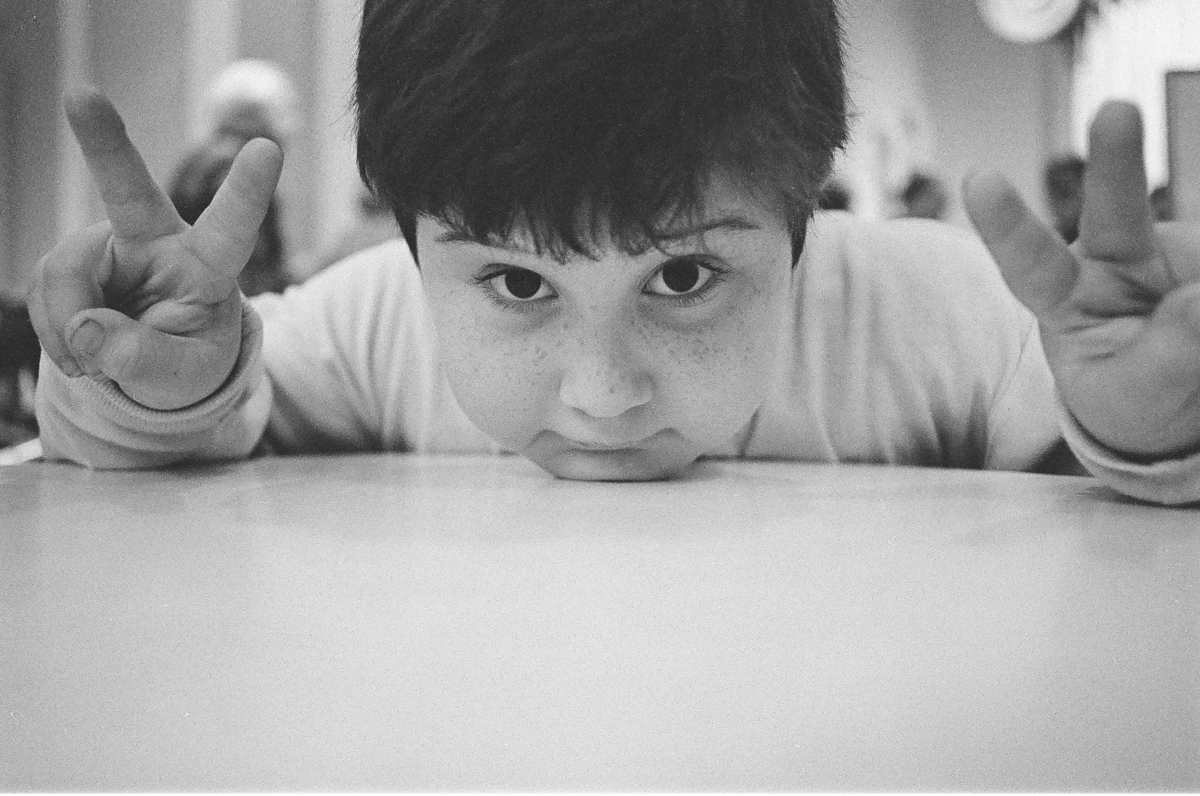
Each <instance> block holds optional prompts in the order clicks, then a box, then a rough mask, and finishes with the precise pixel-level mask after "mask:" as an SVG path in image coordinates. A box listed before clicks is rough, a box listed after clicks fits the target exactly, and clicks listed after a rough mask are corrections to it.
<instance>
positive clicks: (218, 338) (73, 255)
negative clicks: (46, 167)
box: [29, 90, 283, 410]
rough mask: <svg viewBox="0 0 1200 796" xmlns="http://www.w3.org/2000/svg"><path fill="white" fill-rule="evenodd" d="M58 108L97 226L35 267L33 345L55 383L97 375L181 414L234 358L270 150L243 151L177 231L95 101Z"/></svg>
mask: <svg viewBox="0 0 1200 796" xmlns="http://www.w3.org/2000/svg"><path fill="white" fill-rule="evenodd" d="M64 106H65V108H66V112H67V118H68V120H69V121H70V124H71V129H72V131H73V132H74V134H75V137H76V139H77V140H78V141H79V144H80V147H81V148H82V150H83V155H84V158H85V160H86V161H87V165H88V169H89V171H90V172H91V174H92V178H93V180H94V181H95V183H96V186H97V188H98V189H99V192H100V196H101V198H102V199H103V201H104V207H105V210H106V212H107V214H108V221H106V222H103V223H101V224H97V225H96V226H93V227H91V228H89V229H86V230H84V231H82V232H79V233H77V234H74V235H72V236H70V237H68V238H67V239H65V240H64V241H62V242H61V243H60V244H59V245H58V246H56V247H55V248H54V249H53V250H52V251H51V252H50V253H49V254H47V255H46V256H45V257H43V258H42V260H41V261H40V262H39V263H38V267H37V273H36V276H35V280H34V288H33V291H32V293H31V295H30V297H29V309H30V316H31V318H32V320H33V324H34V327H35V329H36V330H37V333H38V338H39V339H40V340H41V344H42V348H43V349H44V350H45V351H46V353H47V355H48V356H49V357H50V359H51V360H53V361H54V363H55V365H57V366H58V367H59V369H61V370H62V371H63V373H65V374H66V375H68V376H72V377H76V376H81V375H83V374H87V375H88V376H90V377H96V376H99V375H103V376H107V377H108V378H110V379H112V380H113V381H114V382H116V384H117V386H119V387H120V388H121V390H122V391H123V392H124V393H125V394H126V395H128V396H129V397H130V398H132V399H133V400H135V401H137V402H138V403H140V404H143V405H144V406H147V407H150V408H152V409H167V410H169V409H180V408H183V407H186V406H190V405H191V404H194V403H196V402H198V401H201V400H203V399H204V398H206V397H208V396H209V395H211V394H212V393H213V392H215V391H216V390H217V389H218V388H219V387H220V386H221V384H222V383H224V381H225V379H226V378H227V377H228V376H229V374H230V373H231V372H232V370H233V366H234V364H235V363H236V362H237V357H238V353H239V351H240V348H241V322H242V321H241V300H242V299H241V293H240V292H239V290H238V282H237V279H238V274H239V272H240V271H241V270H242V268H243V267H244V266H245V264H246V262H247V260H248V259H249V257H250V253H251V252H252V251H253V249H254V244H255V240H256V239H257V236H258V229H259V227H260V226H261V224H262V221H263V218H264V217H265V215H266V212H267V208H268V205H269V203H270V201H271V197H272V195H273V193H274V191H275V184H276V182H277V181H278V179H279V172H280V168H281V167H282V164H283V156H282V153H281V152H280V150H279V148H278V147H277V146H276V145H275V144H273V143H271V142H270V141H267V140H265V139H255V140H253V141H251V142H250V143H248V144H246V146H245V147H244V148H243V149H242V151H241V152H240V153H239V155H238V157H237V159H236V160H235V161H234V163H233V167H232V168H231V170H230V172H229V176H228V177H226V179H225V182H224V183H223V184H222V186H221V188H220V190H219V191H218V192H217V194H216V197H215V198H214V199H213V201H212V204H211V205H210V206H209V207H208V209H207V210H206V211H205V212H204V214H203V215H202V216H201V217H200V218H199V219H198V220H197V221H196V224H195V226H192V227H189V226H188V225H187V224H186V223H184V221H183V220H182V219H180V217H179V214H178V213H176V212H175V208H174V206H173V205H172V204H171V201H170V199H169V198H167V195H166V194H165V193H164V192H163V190H162V189H161V188H160V187H159V186H158V184H157V183H155V182H154V179H153V178H152V177H151V176H150V172H149V171H148V169H147V168H146V164H145V162H144V161H143V160H142V157H141V155H140V154H139V153H138V151H137V149H136V148H135V147H134V145H133V143H132V142H131V141H130V140H129V138H128V136H127V135H126V133H125V125H124V123H123V122H122V121H121V117H120V115H119V114H118V113H117V111H116V109H115V108H114V107H113V106H112V103H110V102H109V101H108V99H107V98H105V97H104V96H103V95H102V94H100V93H99V92H96V91H94V90H83V91H78V92H72V93H69V94H68V95H67V96H66V98H65V99H64Z"/></svg>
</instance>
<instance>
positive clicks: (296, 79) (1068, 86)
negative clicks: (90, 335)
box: [0, 0, 1200, 298]
mask: <svg viewBox="0 0 1200 796" xmlns="http://www.w3.org/2000/svg"><path fill="white" fill-rule="evenodd" d="M358 5H359V4H358V3H357V2H355V1H354V0H171V1H170V2H164V1H163V0H119V1H118V0H0V296H15V297H18V298H19V297H20V296H21V295H22V294H23V293H24V291H25V290H26V288H27V286H28V281H29V276H30V273H31V269H32V266H33V264H34V263H35V262H36V261H37V259H38V257H40V256H41V254H43V253H44V252H45V251H46V250H47V249H48V248H49V247H50V246H52V245H53V243H54V242H55V241H56V240H57V239H58V238H59V237H61V236H62V235H63V234H64V233H65V232H67V231H68V230H71V229H75V228H78V227H80V226H82V225H85V224H88V223H90V222H92V221H94V220H97V219H99V218H101V217H102V216H101V208H100V205H99V201H98V198H97V196H96V194H95V192H94V190H93V189H92V187H91V185H90V183H89V181H88V177H87V173H86V171H85V168H84V165H83V162H82V158H81V157H80V156H79V154H78V150H77V148H76V147H75V145H74V142H73V141H72V140H71V138H70V135H69V132H68V130H67V128H66V124H65V120H64V118H63V115H62V113H61V110H60V96H61V94H62V91H63V89H64V88H65V87H68V86H74V85H82V84H91V85H95V86H98V87H99V88H101V89H102V90H103V91H105V92H106V93H107V94H108V95H109V96H110V97H111V98H112V99H113V101H114V102H115V103H116V105H117V107H118V108H119V109H120V110H121V111H122V113H123V114H124V115H125V118H126V121H127V123H128V127H129V131H130V134H131V136H132V137H133V139H134V141H135V142H136V143H137V144H138V146H139V147H140V148H141V151H142V153H143V155H144V156H145V158H146V160H147V162H148V164H149V166H150V169H151V171H152V172H153V173H154V174H155V175H156V177H158V178H159V179H160V180H161V181H162V182H163V183H164V184H166V183H167V182H168V181H169V180H171V178H172V176H173V175H174V174H175V173H176V172H177V170H178V169H179V167H180V163H181V161H182V160H183V159H184V158H185V156H186V155H187V153H188V152H189V151H193V150H194V149H195V148H196V146H197V145H198V142H200V141H201V140H202V139H203V138H204V137H205V136H206V135H208V134H209V133H210V132H211V131H210V130H209V127H210V126H211V120H210V119H209V118H208V117H207V114H210V113H211V96H210V95H211V90H212V86H213V85H214V83H215V82H216V81H217V80H218V79H219V78H220V76H221V75H222V74H223V73H224V71H225V70H226V69H227V68H228V67H229V66H230V65H231V64H234V63H235V62H238V61H240V60H242V59H256V60H258V61H260V62H266V63H269V64H272V65H273V66H274V67H275V68H277V69H278V70H279V72H280V73H281V74H283V75H285V76H286V78H287V80H289V81H290V83H291V86H292V89H293V94H292V98H291V100H290V102H291V104H292V106H293V111H294V114H293V115H294V119H293V122H294V124H292V129H291V130H290V131H289V132H288V139H289V140H288V141H287V143H286V146H285V151H286V164H285V167H284V172H283V177H282V181H281V184H280V189H279V193H278V197H277V198H278V205H279V206H278V227H279V232H280V235H281V237H282V240H283V241H284V251H285V252H286V261H285V264H284V267H285V269H286V271H287V273H288V276H289V279H290V280H291V281H300V280H302V279H304V278H305V277H306V276H308V275H310V274H311V273H312V272H313V271H315V270H316V269H318V268H319V267H321V265H322V264H323V260H324V259H327V257H328V255H329V252H331V251H335V250H337V249H338V247H339V246H342V245H343V242H344V241H345V239H346V238H347V236H348V235H350V233H351V232H352V231H353V230H354V229H355V228H356V227H358V226H359V225H360V224H361V222H362V221H363V217H364V215H365V214H366V213H368V212H369V211H370V208H369V207H368V206H367V204H369V203H367V204H364V201H363V197H362V187H361V184H360V182H359V179H358V175H357V171H356V169H355V165H354V153H353V147H352V130H353V120H352V117H351V114H350V97H351V81H352V69H353V60H354V49H355V37H356V33H357V25H358V14H359V8H358ZM844 16H845V23H846V40H847V46H848V55H849V77H850V87H851V96H852V101H853V104H854V107H855V113H856V117H855V121H854V128H853V130H854V132H853V138H852V141H851V143H850V146H849V147H848V148H847V150H846V152H845V153H844V154H843V156H842V157H841V158H840V160H839V162H838V167H837V172H838V173H837V175H836V177H837V179H836V185H835V186H832V188H833V190H832V191H831V193H830V197H831V199H830V201H831V204H833V205H841V206H845V207H847V208H848V209H850V210H851V211H852V212H855V213H858V214H861V215H865V216H871V217H883V216H892V215H904V214H912V215H933V216H935V217H941V218H943V219H944V220H946V221H948V222H949V223H952V224H960V225H965V224H966V221H965V217H964V215H963V211H962V207H961V203H960V200H959V198H958V185H959V182H960V181H961V179H962V177H963V176H964V175H965V174H966V173H967V172H968V170H970V169H972V168H974V167H980V166H986V167H995V168H998V169H1000V170H1002V171H1004V172H1005V173H1007V174H1008V175H1009V176H1010V177H1011V179H1012V180H1013V181H1014V182H1015V184H1016V185H1017V186H1018V188H1019V189H1020V190H1021V191H1022V192H1023V193H1024V195H1025V196H1026V197H1027V198H1028V200H1029V201H1030V203H1031V204H1032V205H1033V206H1034V207H1035V208H1036V209H1037V210H1038V211H1039V212H1041V213H1043V214H1045V216H1046V217H1047V218H1050V217H1051V207H1050V198H1049V194H1048V190H1047V185H1046V168H1047V165H1048V164H1049V163H1050V162H1051V161H1052V160H1053V159H1055V158H1058V157H1060V156H1065V155H1073V156H1080V157H1085V156H1086V146H1085V138H1084V129H1085V124H1086V120H1087V118H1089V117H1090V116H1091V114H1092V113H1093V112H1094V110H1095V108H1096V107H1097V106H1098V105H1099V103H1100V102H1101V101H1102V100H1103V99H1104V98H1105V97H1108V96H1125V97H1129V98H1133V99H1135V100H1137V101H1138V102H1139V104H1141V105H1142V107H1143V110H1144V112H1145V114H1146V129H1147V168H1148V170H1149V174H1150V181H1151V185H1152V186H1157V185H1165V184H1166V182H1167V181H1168V177H1169V171H1170V166H1169V163H1168V161H1169V160H1170V158H1169V152H1168V150H1169V148H1170V144H1169V141H1168V131H1167V128H1168V116H1169V113H1168V107H1167V106H1168V104H1169V103H1168V102H1167V98H1166V97H1167V88H1166V83H1167V82H1168V81H1167V75H1168V73H1171V72H1176V73H1179V74H1180V75H1182V76H1183V78H1187V77H1188V74H1187V73H1188V72H1189V70H1194V69H1200V2H1197V1H1196V0H845V2H844ZM1177 82H1178V83H1179V85H1180V86H1182V87H1183V88H1182V89H1180V91H1181V92H1182V94H1181V96H1185V97H1186V96H1189V94H1188V92H1189V91H1190V92H1192V93H1194V94H1196V102H1197V104H1200V91H1196V90H1194V89H1193V88H1192V86H1193V85H1194V84H1193V83H1192V82H1189V80H1187V79H1183V80H1182V81H1177ZM1177 93H1178V92H1177ZM1176 115H1177V116H1178V115H1180V114H1179V113H1177V114H1176ZM1183 115H1184V116H1186V113H1184V114H1183ZM1196 121H1197V122H1200V116H1198V117H1196ZM1192 129H1200V125H1197V124H1193V126H1192ZM1176 148H1177V149H1178V148H1179V146H1178V144H1177V146H1176ZM1186 149H1188V148H1186V147H1185V148H1184V151H1186ZM1190 149H1191V150H1193V151H1197V150H1200V143H1194V145H1193V146H1192V147H1190ZM1177 159H1178V158H1177ZM916 178H919V179H916ZM927 183H932V186H933V187H932V189H930V187H929V185H928V184H927ZM930 190H932V193H930V192H929V191H930ZM906 199H908V200H909V201H906ZM1184 199H1185V198H1184V197H1181V196H1180V195H1179V194H1178V191H1176V196H1175V205H1176V207H1177V209H1179V210H1180V211H1181V212H1182V210H1183V209H1184V206H1185V205H1187V204H1188V202H1187V201H1184ZM1189 201H1190V200H1189Z"/></svg>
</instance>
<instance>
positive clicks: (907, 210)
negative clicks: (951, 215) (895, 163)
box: [900, 172, 947, 221]
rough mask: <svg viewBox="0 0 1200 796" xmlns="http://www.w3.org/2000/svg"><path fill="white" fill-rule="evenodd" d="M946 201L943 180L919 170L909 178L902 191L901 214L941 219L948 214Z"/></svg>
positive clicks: (905, 216) (906, 216) (909, 216)
mask: <svg viewBox="0 0 1200 796" xmlns="http://www.w3.org/2000/svg"><path fill="white" fill-rule="evenodd" d="M946 202H947V199H946V188H945V186H943V185H942V181H941V180H939V179H938V178H937V177H933V176H930V175H928V174H922V173H919V172H918V173H916V174H914V175H912V177H910V178H909V180H908V182H907V183H906V184H905V186H904V190H903V191H901V192H900V216H901V217H902V218H930V219H933V220H935V221H940V220H941V219H943V218H945V216H946Z"/></svg>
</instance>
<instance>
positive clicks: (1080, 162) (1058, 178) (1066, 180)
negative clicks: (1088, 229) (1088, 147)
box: [1042, 155, 1087, 243]
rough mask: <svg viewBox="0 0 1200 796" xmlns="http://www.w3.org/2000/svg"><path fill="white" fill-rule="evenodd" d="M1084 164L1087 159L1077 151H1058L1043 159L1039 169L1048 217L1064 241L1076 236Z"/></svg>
mask: <svg viewBox="0 0 1200 796" xmlns="http://www.w3.org/2000/svg"><path fill="white" fill-rule="evenodd" d="M1086 168H1087V161H1085V160H1084V159H1083V158H1081V157H1079V156H1078V155H1061V156H1059V157H1056V158H1052V159H1051V160H1050V161H1049V162H1048V163H1046V166H1045V169H1044V170H1043V173H1042V175H1043V184H1044V188H1045V190H1046V203H1047V205H1048V206H1049V208H1050V221H1051V223H1052V225H1053V227H1054V229H1055V230H1056V231H1057V232H1058V234H1059V235H1061V236H1062V238H1063V240H1065V241H1066V242H1067V243H1073V242H1074V241H1075V239H1076V238H1078V237H1079V219H1080V216H1081V214H1082V213H1083V173H1084V171H1085V170H1086Z"/></svg>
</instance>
